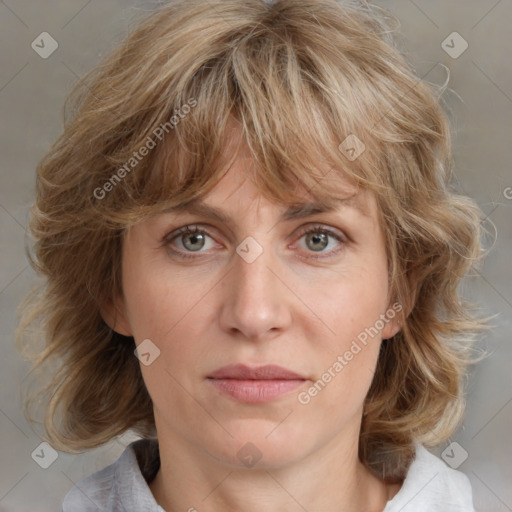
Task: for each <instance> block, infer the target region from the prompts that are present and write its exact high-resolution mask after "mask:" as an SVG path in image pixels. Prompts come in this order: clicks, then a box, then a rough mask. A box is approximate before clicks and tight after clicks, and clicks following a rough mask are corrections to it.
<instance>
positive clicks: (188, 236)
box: [182, 233, 204, 251]
mask: <svg viewBox="0 0 512 512" xmlns="http://www.w3.org/2000/svg"><path fill="white" fill-rule="evenodd" d="M182 240H184V242H183V245H184V246H185V247H186V248H187V249H189V250H191V251H198V250H199V249H201V248H202V247H203V246H204V235H203V234H201V233H188V234H186V235H184V236H183V238H182ZM187 240H191V241H192V244H195V243H197V241H198V240H201V241H202V243H201V246H200V247H189V246H188V244H187V243H186V241H187Z"/></svg>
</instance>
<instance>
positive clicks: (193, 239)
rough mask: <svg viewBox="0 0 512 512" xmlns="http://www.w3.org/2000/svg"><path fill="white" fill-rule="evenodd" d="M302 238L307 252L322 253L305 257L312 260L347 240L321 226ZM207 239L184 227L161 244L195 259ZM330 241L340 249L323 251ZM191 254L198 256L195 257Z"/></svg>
mask: <svg viewBox="0 0 512 512" xmlns="http://www.w3.org/2000/svg"><path fill="white" fill-rule="evenodd" d="M303 237H305V243H306V247H307V249H309V251H308V250H307V249H306V251H307V252H310V253H322V256H317V255H314V254H308V256H306V257H307V258H313V259H319V258H327V257H330V256H333V255H336V254H338V253H339V252H340V251H341V250H342V249H343V248H344V246H345V244H346V243H347V240H346V239H345V238H344V237H342V236H340V235H338V234H337V233H336V232H334V231H332V230H330V229H326V228H324V227H323V226H312V227H310V228H309V229H307V230H305V231H303V232H302V233H301V235H300V238H303ZM207 238H210V239H212V240H213V237H212V236H211V235H210V234H209V233H208V231H206V230H205V229H202V228H199V227H197V226H184V227H182V228H180V229H178V230H177V231H174V232H173V233H171V234H170V235H167V236H165V237H164V240H163V243H164V245H166V246H168V247H169V250H170V251H171V252H172V253H173V254H175V255H176V256H178V257H179V258H197V257H199V255H200V254H201V253H204V252H206V251H202V249H203V248H204V247H205V246H206V241H207ZM331 239H334V240H335V241H336V242H338V245H341V248H340V247H338V248H336V249H331V250H328V251H325V248H326V247H328V246H329V243H330V240H331ZM176 243H177V244H178V245H179V246H181V247H179V248H178V249H176V248H175V247H172V246H173V245H175V244H176ZM213 245H215V244H211V246H213ZM193 253H199V254H198V255H197V256H196V255H194V254H193ZM324 253H325V255H324Z"/></svg>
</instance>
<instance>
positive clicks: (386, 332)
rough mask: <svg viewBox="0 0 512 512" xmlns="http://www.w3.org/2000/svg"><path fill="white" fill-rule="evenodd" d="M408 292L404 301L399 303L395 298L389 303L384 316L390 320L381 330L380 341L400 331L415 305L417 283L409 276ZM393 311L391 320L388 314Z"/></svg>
mask: <svg viewBox="0 0 512 512" xmlns="http://www.w3.org/2000/svg"><path fill="white" fill-rule="evenodd" d="M408 285H409V286H408V291H407V296H406V297H405V299H404V300H402V301H399V300H397V299H396V298H395V300H394V301H390V302H389V305H388V309H387V310H386V316H387V317H388V318H390V320H389V322H388V323H387V324H386V325H385V326H384V329H382V339H383V340H387V339H389V338H392V337H393V336H395V335H396V334H397V333H398V332H399V331H400V329H402V325H403V322H405V319H406V318H407V317H408V316H409V315H410V313H411V311H412V310H413V308H414V304H415V303H416V298H417V297H416V294H417V291H418V281H417V279H416V276H415V275H413V274H409V276H408ZM393 311H394V313H395V314H394V316H393V318H391V314H390V313H389V312H393Z"/></svg>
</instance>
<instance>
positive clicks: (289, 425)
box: [103, 131, 400, 512]
mask: <svg viewBox="0 0 512 512" xmlns="http://www.w3.org/2000/svg"><path fill="white" fill-rule="evenodd" d="M231 135H232V136H230V137H229V138H227V148H226V151H228V152H229V151H230V150H232V146H231V144H233V143H234V142H235V140H236V137H237V132H236V131H234V132H232V133H231ZM249 155H250V154H249V152H248V149H247V147H246V146H244V145H243V146H241V150H240V152H239V153H238V157H237V159H236V160H235V162H234V164H233V166H232V167H231V168H230V169H229V171H228V172H227V173H226V175H225V176H224V177H223V178H222V180H221V181H220V182H219V183H218V184H217V186H216V187H215V188H214V189H212V190H211V191H210V192H209V193H208V194H207V195H206V196H205V197H204V198H203V199H204V201H205V202H206V203H207V204H209V205H213V206H216V207H218V208H221V209H222V210H223V211H224V212H225V213H226V214H227V215H229V216H230V218H231V220H232V223H231V224H230V225H229V226H228V225H225V224H223V223H219V222H218V221H216V220H213V219H210V218H206V217H203V216H198V215H196V214H189V213H186V212H185V213H179V214H178V213H165V214H160V215H157V216H155V217H152V218H150V219H146V220H144V221H141V222H140V223H138V224H136V225H135V226H133V227H132V228H130V229H129V230H128V232H127V233H126V236H125V239H124V242H123V260H122V273H123V297H118V298H117V300H116V301H115V303H112V304H111V305H109V306H106V307H105V308H104V311H103V316H104V318H105V319H106V321H107V322H108V323H109V324H110V325H111V327H112V328H113V329H115V330H116V331H117V332H120V333H121V334H125V335H128V336H133V337H134V339H135V342H136V343H137V344H140V343H141V342H142V341H143V340H145V339H147V338H149V339H151V340H152V342H153V343H154V344H155V345H156V346H157V347H158V348H159V350H160V356H159V357H158V358H157V359H155V360H154V362H153V363H152V364H150V365H149V366H145V365H142V364H141V371H142V374H143V377H144V381H145V383H146V386H147V388H148V391H149V393H150V395H151V398H152V400H153V404H154V413H155V421H156V427H157V433H158V439H159V445H160V457H161V468H160V471H159V472H158V474H157V477H156V478H155V480H154V481H153V482H152V483H151V485H150V488H151V491H152V492H153V495H154V496H155V499H156V500H157V502H158V503H159V504H160V505H161V506H162V507H163V508H164V509H165V510H166V511H167V512H171V511H178V510H194V509H197V510H198V511H200V512H217V511H218V512H220V511H224V512H225V511H235V510H238V511H239V510H244V511H246V512H252V511H261V510H265V511H268V512H273V511H280V512H282V511H290V512H295V511H297V512H298V511H303V510H304V509H307V510H311V511H313V510H329V511H331V510H332V511H334V510H336V511H338V512H343V511H347V512H348V511H351V512H354V511H361V512H363V511H364V512H372V511H374V512H377V511H382V510H383V508H384V507H385V504H386V502H387V500H389V499H391V498H392V497H393V496H394V495H395V494H396V492H397V491H398V490H399V488H400V486H399V485H388V484H386V483H385V482H383V481H380V480H379V479H377V478H376V477H374V476H373V475H371V474H370V473H369V471H368V470H367V469H366V468H365V467H364V466H363V465H362V464H361V462H360V461H359V459H358V453H357V446H358V437H359V430H360V425H361V418H362V412H363V402H364V399H365V396H366V394H367V392H368V390H369V387H370V384H371V381H372V378H373V375H374V372H375V367H376V363H377V357H378V352H379V347H380V342H381V340H382V339H386V338H390V337H392V336H393V335H394V334H396V332H398V330H399V324H398V321H397V317H398V315H397V316H396V317H395V319H394V320H392V321H389V322H388V323H387V324H386V325H385V327H384V329H383V330H382V331H381V332H380V334H379V335H378V336H375V337H374V338H373V339H371V340H370V342H369V343H368V344H367V345H366V346H365V347H364V348H363V349H362V350H361V351H360V352H359V353H358V354H357V355H356V356H354V358H353V359H352V360H351V361H350V362H349V364H347V365H346V366H345V367H344V369H343V371H341V372H339V373H338V374H336V377H335V378H333V379H332V380H331V381H330V382H329V383H328V384H327V385H326V386H325V388H324V389H322V391H321V392H319V393H318V394H317V396H315V397H313V398H312V399H311V401H310V402H309V403H308V404H307V405H303V404H301V403H299V401H298V393H299V392H301V391H304V390H307V389H308V388H309V387H310V386H311V385H312V384H313V383H314V382H315V381H316V380H318V379H320V378H321V376H322V374H323V373H324V372H325V371H326V369H328V368H329V367H332V365H333V363H334V362H335V361H336V357H337V356H338V355H340V354H344V353H345V352H346V351H347V350H348V349H349V348H350V345H351V343H352V341H353V340H354V339H356V337H357V335H358V334H359V333H361V332H362V331H364V329H365V328H368V327H370V326H373V325H374V324H375V322H376V320H377V319H378V318H379V315H381V314H384V313H385V312H386V311H387V310H388V309H389V308H390V307H391V304H392V303H391V301H390V300H389V297H388V269H387V260H386V249H385V244H384V238H383V233H382V231H381V228H380V226H379V223H378V221H377V206H376V201H375V199H374V198H373V197H372V196H371V195H369V194H368V193H366V192H359V193H358V196H357V199H358V201H359V204H361V206H362V207H364V208H365V209H366V211H367V215H363V214H362V213H360V212H359V211H358V210H357V209H355V208H352V207H351V206H348V205H340V207H339V208H338V209H337V210H336V211H334V212H328V213H320V214H315V215H313V216H310V217H307V218H301V219H293V220H286V221H285V220H281V219H280V215H281V213H282V212H283V211H284V209H285V206H283V205H280V204H276V203H273V202H270V201H268V200H267V199H265V198H264V197H263V196H262V195H261V194H260V193H259V192H258V190H257V188H256V186H255V185H254V183H252V182H251V180H250V178H249V177H248V173H247V169H248V166H250V165H251V158H250V156H249ZM336 179H337V180H338V183H339V185H340V187H342V188H343V190H346V191H349V190H351V189H350V184H349V183H348V182H347V181H345V180H343V179H342V177H341V176H338V177H336ZM316 224H319V225H321V227H323V228H325V229H330V230H332V231H334V232H335V233H336V234H339V235H340V236H341V237H345V238H344V239H342V241H337V240H336V239H335V238H334V237H330V238H329V239H328V240H329V244H328V246H327V247H325V248H323V249H322V250H320V251H315V248H316V247H318V241H317V242H316V244H317V245H315V242H314V241H311V240H309V242H308V236H307V235H303V233H301V230H303V229H304V228H309V227H312V226H313V225H316ZM186 225H191V226H197V227H200V228H203V229H205V230H207V231H208V235H207V236H205V237H204V246H203V247H202V248H200V250H199V251H193V250H190V249H188V250H187V248H189V247H191V246H192V247H201V241H199V242H197V241H194V240H193V236H192V237H191V236H190V234H189V235H188V236H187V235H179V236H178V237H177V238H175V239H174V241H168V243H167V245H165V244H163V243H162V239H163V238H164V237H165V236H166V235H169V234H171V233H173V232H175V231H176V230H177V229H178V228H181V227H183V226H186ZM247 236H252V237H253V238H254V239H255V240H256V241H257V242H258V243H259V245H260V246H261V247H262V248H263V253H262V254H260V255H259V257H258V258H256V260H255V261H253V262H252V263H247V262H246V261H245V260H244V259H242V258H241V257H240V256H239V255H238V254H237V253H236V251H235V249H236V248H237V246H238V245H239V244H240V243H241V242H242V240H244V239H245V238H246V237H247ZM185 244H187V245H185ZM170 248H173V249H175V250H176V251H181V253H184V254H190V255H192V256H193V257H194V258H195V259H193V258H190V259H184V258H181V259H180V258H179V257H178V256H176V255H175V254H173V253H172V252H171V250H170ZM338 249H341V250H340V251H339V252H337V253H335V252H336V251H337V250H338ZM316 255H319V256H324V257H323V258H321V259H314V256H316ZM234 363H245V364H249V365H263V364H267V363H272V364H278V365H280V366H283V367H286V368H288V369H291V370H293V371H295V372H297V373H299V374H301V375H304V376H306V377H307V379H308V380H306V381H305V382H304V384H303V385H301V387H300V388H298V389H297V390H295V391H292V392H291V393H288V394H286V395H283V396H281V397H278V398H277V399H275V400H273V401H270V402H266V403H261V404H260V403H259V404H252V403H249V404H248V403H242V402H239V401H236V400H234V399H232V398H230V397H227V396H226V395H223V394H221V393H220V392H219V391H218V390H217V389H216V388H214V387H213V386H212V385H211V382H210V381H208V380H207V379H206V377H207V375H208V374H209V373H211V372H212V371H214V370H216V369H218V368H220V367H222V366H225V365H228V364H234ZM247 442H251V443H253V444H254V445H255V446H256V447H257V450H258V452H259V453H260V454H261V459H260V460H259V461H258V462H257V463H256V465H254V466H253V467H247V466H246V465H244V463H243V462H242V461H241V460H240V459H239V458H238V456H237V452H238V451H239V450H240V448H241V447H242V446H244V445H245V444H246V443H247Z"/></svg>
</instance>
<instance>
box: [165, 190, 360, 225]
mask: <svg viewBox="0 0 512 512" xmlns="http://www.w3.org/2000/svg"><path fill="white" fill-rule="evenodd" d="M340 206H341V207H348V208H352V209H354V210H357V211H358V212H359V213H361V214H362V215H363V216H368V212H366V210H365V209H363V207H362V206H361V204H360V203H359V202H358V201H357V200H356V199H355V196H354V195H352V196H349V197H346V198H340V199H334V200H329V201H326V202H321V201H313V202H309V203H294V204H291V205H289V206H288V207H287V208H286V210H285V211H284V212H283V213H282V214H281V220H283V221H290V220H294V219H303V218H305V217H310V216H313V215H316V214H319V213H331V212H334V211H336V210H337V209H338V208H339V207H340ZM162 213H191V214H196V215H200V216H203V217H208V218H211V219H214V220H216V221H218V222H222V223H225V224H230V223H231V222H232V220H231V217H230V216H229V215H227V214H226V213H225V212H224V211H222V210H221V209H220V208H217V207H215V206H212V205H209V204H206V203H205V202H204V201H203V200H202V199H200V198H195V199H192V200H190V201H187V202H185V203H181V204H179V205H176V206H174V207H172V208H168V209H166V210H165V211H164V212H162Z"/></svg>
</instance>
